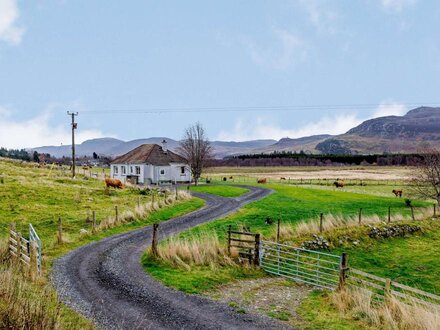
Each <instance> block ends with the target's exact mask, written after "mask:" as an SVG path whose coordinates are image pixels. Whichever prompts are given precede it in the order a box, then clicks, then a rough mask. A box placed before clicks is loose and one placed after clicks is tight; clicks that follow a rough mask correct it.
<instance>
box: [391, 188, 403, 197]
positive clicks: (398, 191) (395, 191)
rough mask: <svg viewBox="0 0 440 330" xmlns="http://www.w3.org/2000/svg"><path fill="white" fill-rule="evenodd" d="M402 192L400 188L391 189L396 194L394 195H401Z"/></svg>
mask: <svg viewBox="0 0 440 330" xmlns="http://www.w3.org/2000/svg"><path fill="white" fill-rule="evenodd" d="M402 193H403V192H402V190H401V189H393V194H394V195H396V197H402Z"/></svg>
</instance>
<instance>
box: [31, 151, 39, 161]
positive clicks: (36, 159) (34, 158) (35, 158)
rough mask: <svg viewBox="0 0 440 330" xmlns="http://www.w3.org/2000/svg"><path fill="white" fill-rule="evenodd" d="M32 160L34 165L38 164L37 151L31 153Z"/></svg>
mask: <svg viewBox="0 0 440 330" xmlns="http://www.w3.org/2000/svg"><path fill="white" fill-rule="evenodd" d="M32 160H33V161H34V162H35V163H39V162H40V155H39V154H38V152H37V151H34V153H33V155H32Z"/></svg>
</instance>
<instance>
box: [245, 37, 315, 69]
mask: <svg viewBox="0 0 440 330" xmlns="http://www.w3.org/2000/svg"><path fill="white" fill-rule="evenodd" d="M272 35H273V37H274V38H273V42H271V43H270V44H269V45H266V46H261V45H257V44H256V42H255V41H253V40H250V39H249V38H245V39H246V40H245V44H246V45H247V47H248V49H249V51H250V54H251V58H252V61H253V62H254V63H255V64H258V65H261V66H267V67H271V68H274V69H287V68H289V67H291V66H292V65H293V64H295V63H296V62H298V61H299V60H301V59H303V58H304V57H305V54H306V52H305V47H304V42H303V40H302V39H301V38H300V37H298V36H297V35H295V34H293V33H291V32H289V31H287V30H284V29H273V30H272Z"/></svg>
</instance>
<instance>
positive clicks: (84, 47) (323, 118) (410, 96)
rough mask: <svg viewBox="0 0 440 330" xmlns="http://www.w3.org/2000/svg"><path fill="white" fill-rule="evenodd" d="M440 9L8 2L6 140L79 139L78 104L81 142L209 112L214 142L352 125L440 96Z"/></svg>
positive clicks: (0, 54) (162, 131) (384, 0)
mask: <svg viewBox="0 0 440 330" xmlns="http://www.w3.org/2000/svg"><path fill="white" fill-rule="evenodd" d="M439 17H440V2H438V1H434V0H432V1H428V0H426V1H422V0H357V1H353V0H340V1H336V0H335V1H325V0H321V1H320V0H278V1H267V0H266V1H258V0H252V1H237V0H235V1H226V0H223V1H216V2H213V1H129V2H121V1H90V0H88V1H81V0H76V1H73V0H58V1H55V0H53V1H49V0H47V1H43V0H35V1H17V0H0V146H6V147H32V146H39V145H48V144H51V145H60V144H61V143H63V144H66V143H69V141H70V135H69V134H70V131H69V130H70V126H69V118H68V117H67V115H66V111H67V110H70V111H78V112H79V116H78V122H79V129H78V132H77V134H78V140H79V142H81V141H83V140H85V139H88V138H92V137H102V136H114V137H118V138H121V139H124V140H129V139H135V138H142V137H150V136H169V137H171V138H180V137H181V136H182V133H183V129H184V128H185V127H187V126H188V125H190V124H192V123H194V122H196V121H200V122H201V123H202V124H203V125H204V126H205V128H206V130H207V133H208V136H209V137H210V139H211V140H216V139H223V140H248V139H257V138H274V139H279V138H281V137H285V136H289V137H299V136H304V135H311V134H321V133H331V134H338V133H343V132H345V131H346V130H347V129H349V128H351V127H352V126H354V125H356V124H358V123H360V122H361V121H362V120H365V119H368V118H372V117H374V116H381V115H387V114H403V113H405V112H406V111H407V110H409V109H411V108H413V107H415V106H417V105H422V104H428V103H433V104H438V103H436V102H439V101H440V96H439V95H438V86H440V29H439V23H438V18H439ZM315 105H322V106H320V107H318V108H316V109H313V110H312V109H307V108H306V107H307V106H315ZM335 105H343V106H339V107H338V106H336V107H335ZM326 106H331V107H326ZM243 107H246V108H247V107H250V108H254V107H259V108H260V109H259V111H234V109H237V108H243ZM277 107H278V108H277ZM279 107H282V108H281V109H282V110H283V111H279V109H280V108H279ZM286 107H287V108H286ZM289 107H290V108H289ZM201 108H209V109H207V110H205V111H200V112H172V113H166V112H162V113H121V112H125V111H132V110H151V109H168V110H170V109H175V110H181V109H201ZM213 108H217V109H220V110H221V109H224V110H227V111H212V109H213ZM286 109H287V110H286ZM87 111H98V113H97V112H87ZM108 111H116V112H117V113H111V112H108Z"/></svg>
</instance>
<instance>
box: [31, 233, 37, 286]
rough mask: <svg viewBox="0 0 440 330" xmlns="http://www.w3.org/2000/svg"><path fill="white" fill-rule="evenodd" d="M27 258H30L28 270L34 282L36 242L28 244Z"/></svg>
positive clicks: (35, 274) (35, 273)
mask: <svg viewBox="0 0 440 330" xmlns="http://www.w3.org/2000/svg"><path fill="white" fill-rule="evenodd" d="M29 257H30V265H29V268H30V274H31V279H32V280H35V278H36V276H37V275H38V253H37V242H35V241H31V242H30V249H29Z"/></svg>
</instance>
